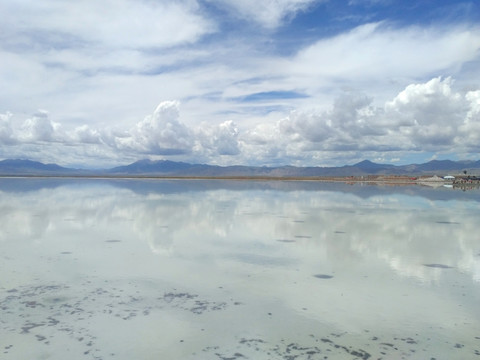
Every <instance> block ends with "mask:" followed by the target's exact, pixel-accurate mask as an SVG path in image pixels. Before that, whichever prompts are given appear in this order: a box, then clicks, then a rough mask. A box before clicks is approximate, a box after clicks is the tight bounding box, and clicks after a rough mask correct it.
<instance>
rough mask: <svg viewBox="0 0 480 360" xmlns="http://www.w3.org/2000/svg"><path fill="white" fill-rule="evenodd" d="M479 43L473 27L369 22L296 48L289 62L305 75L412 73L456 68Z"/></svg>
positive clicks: (363, 77) (345, 76)
mask: <svg viewBox="0 0 480 360" xmlns="http://www.w3.org/2000/svg"><path fill="white" fill-rule="evenodd" d="M479 48H480V29H478V28H473V29H467V28H460V27H458V28H452V27H445V28H437V27H431V28H420V27H407V28H391V27H389V26H388V24H386V23H371V24H365V25H362V26H359V27H357V28H355V29H353V30H351V31H349V32H347V33H343V34H340V35H338V36H335V37H332V38H327V39H322V40H319V41H317V42H316V43H314V44H313V45H311V46H309V47H307V48H306V49H303V50H302V51H300V52H299V53H298V55H297V56H296V57H295V58H294V59H293V60H292V63H291V66H292V72H293V73H294V74H296V75H297V76H300V77H308V78H310V79H311V78H312V77H313V78H325V79H333V80H337V81H338V80H343V79H345V80H347V79H348V80H350V81H352V80H354V81H355V80H369V79H373V80H374V81H378V80H381V81H385V79H389V78H390V79H399V78H409V79H414V78H418V77H424V76H428V75H430V76H431V74H437V73H438V72H440V71H447V70H449V71H450V72H453V71H455V70H458V69H457V68H458V67H459V66H460V65H461V64H463V63H465V62H467V61H470V60H473V59H475V58H476V57H478V49H479Z"/></svg>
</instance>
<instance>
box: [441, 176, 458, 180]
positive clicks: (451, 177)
mask: <svg viewBox="0 0 480 360" xmlns="http://www.w3.org/2000/svg"><path fill="white" fill-rule="evenodd" d="M443 179H444V180H447V181H453V180H455V176H452V175H447V176H444V177H443Z"/></svg>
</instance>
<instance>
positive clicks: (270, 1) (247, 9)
mask: <svg viewBox="0 0 480 360" xmlns="http://www.w3.org/2000/svg"><path fill="white" fill-rule="evenodd" d="M209 1H211V2H213V3H215V4H217V5H218V6H223V7H227V8H229V9H231V10H233V12H234V15H235V16H237V17H240V18H243V19H246V20H253V21H255V22H257V23H259V24H261V25H262V26H264V27H266V28H276V27H278V26H280V25H281V23H282V21H283V20H285V19H286V18H290V17H294V16H295V15H296V14H297V13H298V12H299V11H303V10H305V9H307V8H308V7H309V6H310V5H312V4H313V3H315V2H319V1H318V0H263V1H256V0H209Z"/></svg>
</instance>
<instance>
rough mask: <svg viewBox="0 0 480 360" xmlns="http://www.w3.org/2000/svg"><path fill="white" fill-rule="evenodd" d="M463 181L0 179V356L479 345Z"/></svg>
mask: <svg viewBox="0 0 480 360" xmlns="http://www.w3.org/2000/svg"><path fill="white" fill-rule="evenodd" d="M479 215H480V191H478V190H471V191H467V192H462V191H458V190H453V189H446V188H440V189H428V188H422V187H419V186H408V187H381V186H361V185H359V184H357V185H347V184H326V183H323V184H322V183H314V182H270V183H269V182H241V181H239V182H237V181H186V180H185V181H181V180H178V181H149V180H143V181H127V180H123V181H122V180H118V181H113V180H41V179H23V180H22V179H0V229H1V230H0V259H1V263H0V264H1V265H0V311H1V316H0V354H1V356H0V357H1V358H2V359H15V360H16V359H62V360H63V359H66V358H74V359H81V358H85V359H223V360H226V359H378V358H382V359H402V358H405V359H431V358H435V359H453V358H456V359H475V358H477V357H478V358H479V359H480V306H479V304H480V232H479V231H478V224H479V222H478V219H479Z"/></svg>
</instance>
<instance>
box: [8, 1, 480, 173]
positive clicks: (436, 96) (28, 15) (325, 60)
mask: <svg viewBox="0 0 480 360" xmlns="http://www.w3.org/2000/svg"><path fill="white" fill-rule="evenodd" d="M0 12H1V13H2V14H3V18H4V20H3V21H2V23H1V24H0V64H1V67H0V82H1V84H2V86H1V89H0V158H30V159H33V160H38V161H42V162H56V163H59V164H61V165H68V166H91V167H103V166H114V165H118V164H125V163H129V162H132V161H136V160H138V159H143V158H150V159H169V160H174V161H187V162H201V163H209V164H219V165H230V164H250V165H284V164H290V165H299V166H303V165H304V166H311V165H318V166H335V165H344V164H351V163H355V162H357V161H360V160H363V159H370V160H372V161H377V162H386V163H395V164H405V163H412V162H423V161H428V160H431V159H443V158H451V159H478V152H479V144H480V5H479V3H478V1H445V0H443V1H440V0H435V1H434V0H423V1H410V0H403V1H395V0H349V1H348V0H338V1H335V0H319V1H315V0H265V1H258V0H256V1H254V0H202V1H201V0H180V1H178V0H177V1H171V0H135V1H134V0H115V1H114V0H101V1H90V0H79V1H76V2H59V1H56V0H44V1H41V2H38V1H29V0H4V1H2V2H1V3H0Z"/></svg>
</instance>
